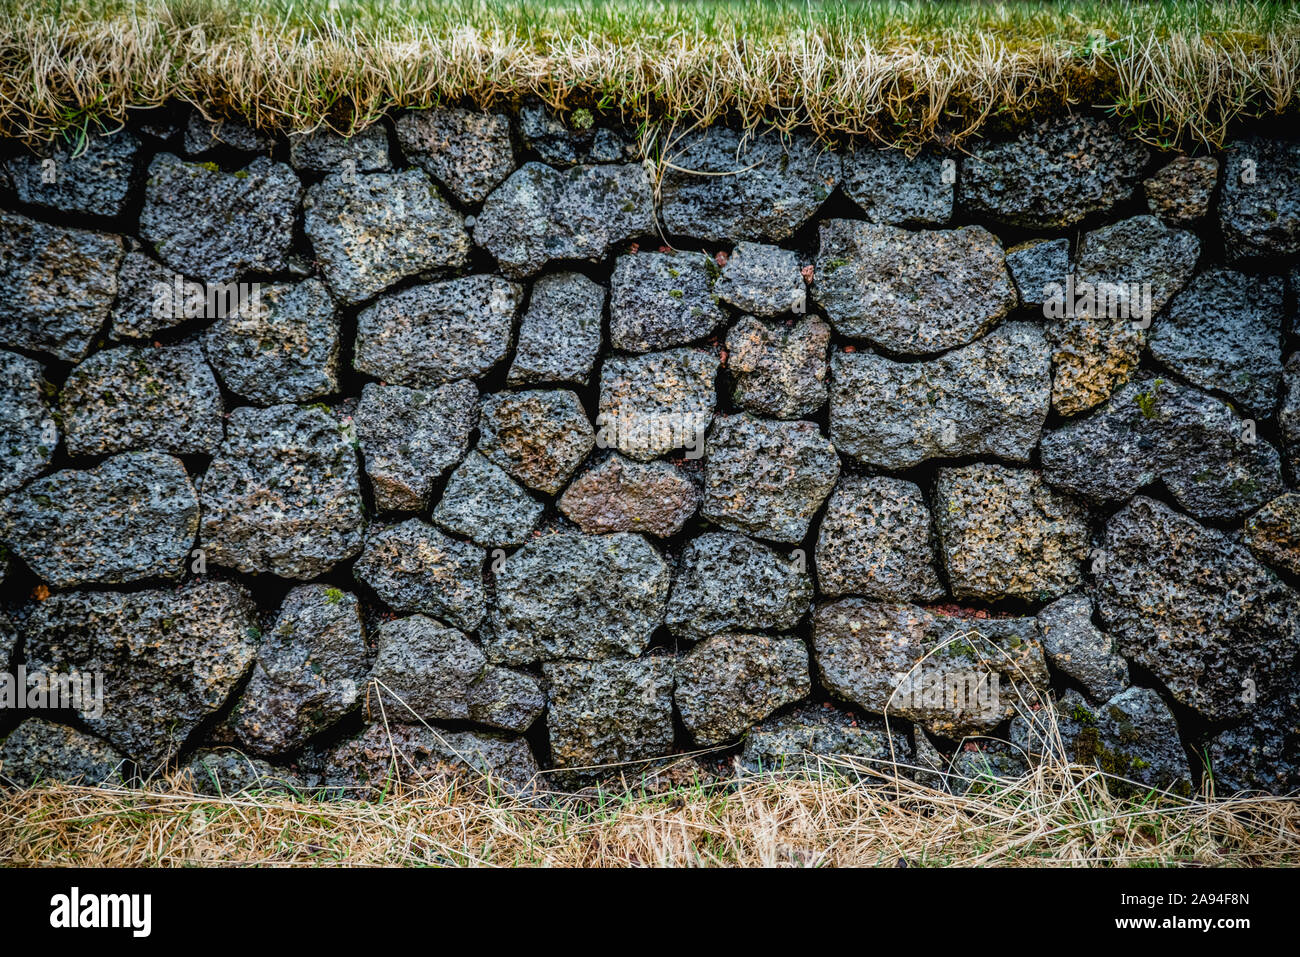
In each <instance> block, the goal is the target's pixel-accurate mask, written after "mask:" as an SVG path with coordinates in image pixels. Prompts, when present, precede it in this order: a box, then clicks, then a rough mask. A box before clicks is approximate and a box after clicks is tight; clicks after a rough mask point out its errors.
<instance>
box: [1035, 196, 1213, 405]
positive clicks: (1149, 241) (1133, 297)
mask: <svg viewBox="0 0 1300 957" xmlns="http://www.w3.org/2000/svg"><path fill="white" fill-rule="evenodd" d="M1200 249H1201V243H1200V240H1199V239H1197V238H1196V236H1195V234H1193V233H1190V232H1188V231H1186V230H1182V229H1168V228H1166V227H1165V226H1163V225H1162V224H1161V223H1160V221H1159V220H1157V219H1156V218H1155V217H1154V216H1134V217H1133V218H1132V219H1126V220H1124V221H1123V222H1119V223H1115V224H1113V225H1110V226H1106V227H1103V228H1102V229H1098V230H1094V231H1093V232H1090V233H1087V234H1086V235H1085V236H1084V237H1083V239H1082V240H1081V241H1080V243H1079V253H1078V262H1077V274H1076V285H1075V289H1074V292H1075V296H1074V297H1073V298H1074V301H1073V302H1071V301H1070V299H1071V296H1070V295H1069V290H1068V289H1067V290H1065V297H1064V299H1062V300H1060V301H1059V302H1058V305H1060V306H1061V307H1062V308H1061V309H1060V310H1059V314H1058V313H1057V312H1054V311H1053V310H1052V309H1050V308H1049V309H1048V310H1045V311H1046V312H1047V315H1048V317H1049V319H1052V320H1055V321H1053V322H1052V323H1051V324H1050V330H1051V331H1050V335H1051V340H1052V347H1053V351H1052V364H1053V367H1054V368H1055V370H1056V374H1055V377H1054V379H1053V382H1052V406H1053V408H1055V409H1056V411H1057V412H1059V413H1060V414H1061V415H1075V414H1076V413H1079V412H1082V411H1085V410H1087V409H1091V408H1092V407H1093V406H1095V405H1097V404H1098V403H1099V402H1102V401H1103V400H1104V399H1105V398H1106V397H1107V396H1109V395H1110V394H1111V393H1112V392H1113V391H1114V390H1115V388H1116V387H1117V386H1120V385H1123V384H1124V383H1125V382H1127V381H1128V380H1129V379H1130V378H1131V377H1132V376H1133V374H1134V373H1135V372H1136V371H1137V367H1138V361H1139V360H1140V359H1141V357H1142V348H1143V346H1145V345H1146V341H1147V336H1148V333H1147V328H1148V327H1149V326H1150V325H1151V319H1152V317H1153V316H1155V315H1156V314H1157V313H1159V312H1160V310H1161V309H1163V308H1164V306H1165V303H1167V302H1168V301H1169V300H1170V299H1171V298H1172V297H1173V296H1174V294H1175V293H1177V292H1178V291H1179V290H1180V289H1181V288H1182V287H1183V286H1184V285H1185V284H1186V283H1187V281H1188V280H1189V279H1191V277H1192V272H1193V270H1194V269H1195V267H1196V259H1197V256H1199V254H1200ZM1084 283H1086V284H1088V286H1090V287H1091V289H1092V290H1094V293H1093V294H1092V295H1091V296H1089V295H1088V293H1087V288H1088V287H1085V286H1083V285H1082V284H1084ZM1148 284H1149V286H1150V289H1149V295H1148V290H1147V289H1146V286H1147V285H1148ZM1081 296H1082V297H1084V301H1083V303H1082V306H1080V304H1079V301H1078V300H1079V298H1080V297H1081ZM1162 321H1163V320H1162Z"/></svg>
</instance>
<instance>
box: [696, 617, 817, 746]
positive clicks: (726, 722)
mask: <svg viewBox="0 0 1300 957" xmlns="http://www.w3.org/2000/svg"><path fill="white" fill-rule="evenodd" d="M810 687H811V683H810V679H809V676H808V648H807V646H806V645H804V643H803V642H802V641H800V640H799V639H797V638H779V637H778V638H773V637H770V636H768V635H716V636H714V637H712V638H706V639H705V640H704V641H701V642H700V643H699V644H698V645H696V646H695V647H694V648H692V649H691V650H690V652H689V653H688V654H687V655H686V656H685V657H684V658H682V659H681V661H679V662H678V663H677V687H676V690H675V691H674V692H673V700H674V701H675V702H676V704H677V710H678V711H679V712H680V713H681V716H682V723H683V724H685V726H686V729H687V730H688V731H689V732H690V733H691V737H692V738H694V739H695V743H696V744H699V745H709V744H720V743H722V742H723V741H727V740H729V739H731V738H735V737H737V736H738V735H740V734H742V733H744V731H746V730H747V729H748V728H749V727H751V726H752V725H753V724H755V723H756V722H758V721H761V720H762V719H763V718H765V717H767V716H768V715H770V714H771V713H772V712H773V711H775V710H776V709H777V708H780V707H781V706H783V705H787V704H790V703H791V702H793V701H798V700H799V699H800V698H802V697H804V696H805V695H806V694H808V691H809V688H810Z"/></svg>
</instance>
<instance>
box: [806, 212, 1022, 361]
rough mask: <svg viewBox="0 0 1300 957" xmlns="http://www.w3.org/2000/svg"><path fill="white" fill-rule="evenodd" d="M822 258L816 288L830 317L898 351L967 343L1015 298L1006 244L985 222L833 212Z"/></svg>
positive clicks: (846, 330)
mask: <svg viewBox="0 0 1300 957" xmlns="http://www.w3.org/2000/svg"><path fill="white" fill-rule="evenodd" d="M815 266H816V269H815V273H814V275H815V277H816V278H815V280H814V282H813V286H812V293H813V296H814V298H815V299H816V300H817V301H818V302H819V303H821V305H822V307H823V308H824V309H825V310H826V315H827V317H828V318H829V319H830V322H831V325H833V326H834V327H835V329H836V330H837V331H838V332H840V333H841V334H843V335H846V336H850V337H852V338H855V339H870V340H871V341H872V342H875V343H877V344H879V345H881V346H883V347H885V348H886V349H889V350H891V351H893V352H903V353H911V354H924V353H932V352H940V351H942V350H944V349H951V348H952V347H953V346H960V345H965V344H966V343H968V342H970V341H971V340H973V339H976V338H978V337H979V336H981V335H983V334H984V333H985V332H987V331H988V330H989V329H991V328H993V326H995V325H997V323H998V322H999V321H1000V320H1001V319H1002V318H1003V317H1004V316H1005V315H1006V314H1007V313H1008V312H1010V311H1011V310H1012V309H1013V308H1014V307H1015V305H1016V290H1015V287H1014V286H1013V285H1012V284H1011V276H1010V275H1009V274H1008V273H1007V267H1006V262H1005V257H1004V255H1003V252H1002V244H1001V243H999V242H998V240H997V237H996V236H994V235H993V234H992V233H990V232H989V231H988V230H986V229H984V228H983V227H981V226H964V227H962V228H961V229H950V230H920V231H912V230H907V229H902V228H900V227H898V226H884V225H879V224H876V223H863V222H857V221H854V220H848V219H832V220H830V221H829V222H826V223H823V224H822V227H821V247H820V249H819V250H818V253H817V261H816V263H815Z"/></svg>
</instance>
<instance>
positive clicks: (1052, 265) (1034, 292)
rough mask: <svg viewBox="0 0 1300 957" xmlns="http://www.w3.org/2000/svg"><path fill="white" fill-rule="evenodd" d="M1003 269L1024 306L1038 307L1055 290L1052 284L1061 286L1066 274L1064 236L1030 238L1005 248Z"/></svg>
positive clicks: (1067, 244) (1067, 253) (1067, 255)
mask: <svg viewBox="0 0 1300 957" xmlns="http://www.w3.org/2000/svg"><path fill="white" fill-rule="evenodd" d="M1007 271H1008V272H1010V273H1011V278H1012V280H1014V282H1015V284H1016V289H1017V290H1018V291H1019V292H1020V301H1021V302H1022V303H1023V304H1024V305H1026V306H1041V305H1042V304H1043V303H1044V302H1046V301H1047V300H1048V298H1049V297H1050V295H1051V294H1052V293H1053V292H1055V290H1054V289H1053V290H1050V291H1049V289H1048V287H1049V286H1050V285H1051V284H1052V283H1057V284H1058V285H1062V286H1063V285H1064V284H1065V280H1066V277H1067V276H1069V274H1070V241H1069V240H1068V239H1031V240H1030V241H1029V242H1027V243H1021V244H1020V245H1019V246H1012V247H1011V248H1010V249H1008V250H1007Z"/></svg>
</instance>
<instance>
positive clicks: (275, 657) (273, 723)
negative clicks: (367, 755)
mask: <svg viewBox="0 0 1300 957" xmlns="http://www.w3.org/2000/svg"><path fill="white" fill-rule="evenodd" d="M367 671H368V661H367V657H366V636H365V631H364V629H363V628H362V625H361V603H360V602H359V601H357V598H356V596H355V595H353V594H351V593H349V592H345V591H341V590H340V589H337V588H328V587H326V586H324V585H299V586H298V587H297V588H293V589H291V590H290V591H289V594H288V595H286V596H285V598H284V601H283V603H281V605H280V610H279V614H278V615H277V617H276V621H275V626H274V627H273V628H272V629H271V630H270V631H268V632H267V633H266V634H265V635H263V637H262V643H261V645H260V646H259V647H258V649H257V661H256V662H255V663H254V664H253V671H252V674H251V675H250V676H249V679H248V685H247V687H246V688H245V689H244V694H243V697H242V698H241V699H240V701H239V704H238V705H237V706H236V708H235V711H234V714H233V715H232V720H233V724H234V727H235V730H236V732H237V733H238V735H239V740H240V741H242V742H243V743H244V744H245V745H246V746H247V747H249V748H250V749H252V750H253V751H257V752H259V753H261V754H270V755H275V754H283V753H284V752H286V751H293V750H296V749H297V748H300V747H301V746H302V745H304V744H306V743H307V741H308V740H309V739H310V738H311V737H313V736H314V735H316V734H319V733H320V732H322V731H324V730H326V729H327V728H330V727H332V726H333V725H334V724H335V723H337V722H338V721H339V720H340V719H341V718H343V717H344V716H345V715H347V714H348V713H349V712H351V711H353V710H355V709H356V708H357V707H358V705H359V704H360V703H361V691H362V685H363V684H364V683H365V678H366V673H367Z"/></svg>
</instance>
